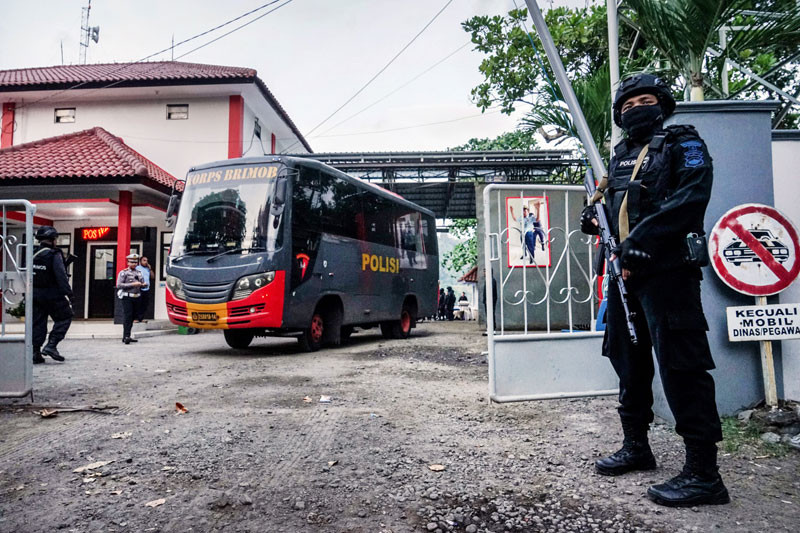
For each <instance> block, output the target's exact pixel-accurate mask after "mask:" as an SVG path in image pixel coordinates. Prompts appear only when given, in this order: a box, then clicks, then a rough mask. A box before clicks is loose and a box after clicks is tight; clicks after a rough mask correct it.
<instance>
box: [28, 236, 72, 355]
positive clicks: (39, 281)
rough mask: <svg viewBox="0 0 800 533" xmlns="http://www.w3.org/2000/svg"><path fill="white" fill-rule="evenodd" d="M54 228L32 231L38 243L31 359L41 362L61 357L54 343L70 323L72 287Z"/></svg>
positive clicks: (34, 265)
mask: <svg viewBox="0 0 800 533" xmlns="http://www.w3.org/2000/svg"><path fill="white" fill-rule="evenodd" d="M57 237H58V232H57V231H56V229H55V228H54V227H52V226H42V227H40V228H39V229H38V230H37V231H36V239H37V240H38V241H39V247H38V249H37V250H36V252H35V253H34V255H33V363H34V364H40V363H44V357H42V355H47V356H49V357H52V358H53V359H54V360H56V361H64V357H63V356H62V355H61V354H60V353H58V348H57V346H58V343H59V342H61V340H62V339H63V338H64V336H65V335H66V334H67V330H68V329H69V326H70V324H71V323H72V306H71V303H72V300H73V296H72V287H70V286H69V280H68V279H67V271H66V268H65V266H64V255H63V253H62V252H61V250H59V249H57V248H56V247H55V241H56V238H57ZM48 317H51V318H52V319H53V322H54V324H53V329H52V330H50V337H49V339H48V340H47V345H46V346H45V347H44V348H42V344H43V343H44V339H45V337H47V318H48Z"/></svg>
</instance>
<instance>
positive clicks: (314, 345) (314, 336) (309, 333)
mask: <svg viewBox="0 0 800 533" xmlns="http://www.w3.org/2000/svg"><path fill="white" fill-rule="evenodd" d="M324 331H325V319H324V318H323V315H322V313H320V312H319V311H314V316H313V317H311V324H309V326H308V327H307V328H306V329H304V330H303V334H302V335H300V337H299V338H298V340H299V341H300V348H301V349H302V350H303V351H306V352H316V351H317V350H319V349H320V348H321V347H322V335H323V333H324Z"/></svg>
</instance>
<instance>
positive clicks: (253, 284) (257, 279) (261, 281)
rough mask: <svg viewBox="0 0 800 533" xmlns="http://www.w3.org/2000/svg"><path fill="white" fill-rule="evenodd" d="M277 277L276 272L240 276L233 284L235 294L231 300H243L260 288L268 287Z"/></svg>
mask: <svg viewBox="0 0 800 533" xmlns="http://www.w3.org/2000/svg"><path fill="white" fill-rule="evenodd" d="M274 279H275V272H274V271H272V272H262V273H261V274H253V275H252V276H245V277H243V278H239V281H237V282H236V284H235V285H234V286H233V296H232V297H231V300H241V299H242V298H247V297H248V296H250V295H251V294H253V293H254V292H255V291H257V290H258V289H261V288H263V287H266V286H267V285H268V284H270V283H272V280H274Z"/></svg>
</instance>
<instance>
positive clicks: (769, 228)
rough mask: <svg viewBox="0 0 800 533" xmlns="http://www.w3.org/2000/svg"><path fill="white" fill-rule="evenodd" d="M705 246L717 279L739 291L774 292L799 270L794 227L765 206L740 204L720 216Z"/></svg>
mask: <svg viewBox="0 0 800 533" xmlns="http://www.w3.org/2000/svg"><path fill="white" fill-rule="evenodd" d="M708 248H709V250H708V251H709V256H710V257H711V264H712V265H713V267H714V271H715V272H716V273H717V275H718V276H719V277H720V279H722V281H724V282H725V283H726V284H727V285H728V286H729V287H730V288H732V289H733V290H735V291H738V292H741V293H743V294H749V295H751V296H769V295H771V294H777V293H779V292H781V291H782V290H784V289H785V288H786V287H788V286H789V285H791V283H792V282H793V281H794V280H795V278H797V275H798V274H799V273H800V240H798V233H797V229H795V227H794V225H792V223H791V222H790V221H789V219H788V218H786V217H785V216H784V215H783V214H782V213H780V212H779V211H778V210H777V209H775V208H774V207H770V206H767V205H761V204H744V205H740V206H737V207H734V208H733V209H731V210H730V211H728V212H727V213H725V214H724V215H722V218H721V219H719V221H718V222H717V223H716V224H715V225H714V229H713V230H712V231H711V238H710V239H709V242H708Z"/></svg>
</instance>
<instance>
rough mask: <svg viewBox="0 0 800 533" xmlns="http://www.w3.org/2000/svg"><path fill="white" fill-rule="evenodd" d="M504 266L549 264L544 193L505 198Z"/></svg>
mask: <svg viewBox="0 0 800 533" xmlns="http://www.w3.org/2000/svg"><path fill="white" fill-rule="evenodd" d="M506 225H507V229H508V231H507V235H508V267H509V268H511V267H544V266H552V265H551V264H550V242H549V240H548V235H549V231H550V209H549V206H548V202H547V197H546V196H528V197H524V198H518V197H509V198H506Z"/></svg>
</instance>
